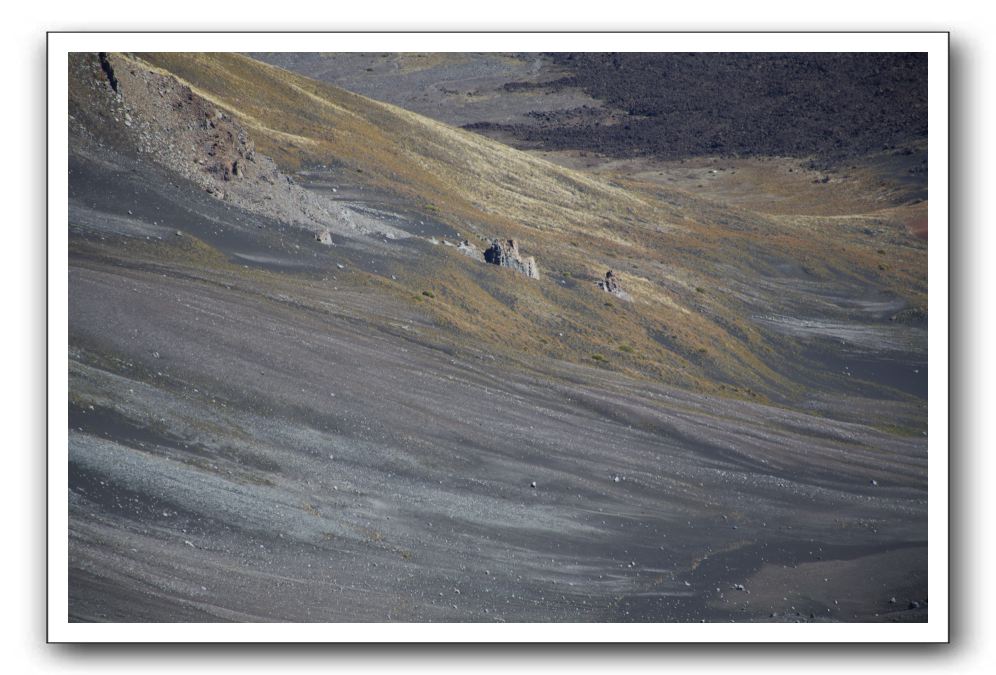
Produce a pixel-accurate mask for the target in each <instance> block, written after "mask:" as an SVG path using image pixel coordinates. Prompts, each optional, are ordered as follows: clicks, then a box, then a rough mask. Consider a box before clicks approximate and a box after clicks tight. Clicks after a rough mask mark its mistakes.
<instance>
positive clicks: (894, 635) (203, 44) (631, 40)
mask: <svg viewBox="0 0 996 675" xmlns="http://www.w3.org/2000/svg"><path fill="white" fill-rule="evenodd" d="M948 43H949V35H948V33H946V32H681V33H669V32H645V33H644V32H604V33H603V32H565V33H560V32H491V31H483V32H349V33H336V32H331V33H297V32H281V33H267V32H196V33H167V32H52V33H49V34H48V65H47V68H48V192H47V195H48V196H47V199H48V204H47V208H48V238H47V241H48V369H47V372H48V383H47V384H48V485H47V500H48V502H47V505H48V532H47V542H48V545H47V556H48V592H47V612H48V620H47V629H48V633H47V639H48V641H49V642H75V643H82V642H104V643H107V642H114V643H156V642H170V643H199V642H216V643H217V642H221V643H239V642H258V643H281V642H285V643H310V642H341V643H367V642H387V643H418V642H446V643H462V642H470V643H490V642H499V643H536V642H545V643H572V642H582V643H613V642H671V643H699V642H723V643H755V642H756V643H824V642H826V643H906V642H909V643H914V642H934V643H943V642H948V640H949V627H948V624H949V589H950V584H949V571H948V567H949V561H950V559H949V536H948V525H949V523H948V505H949V477H948V471H949V459H948V453H949V448H948V442H949V432H948V413H949V409H948V406H949V400H948V366H949V361H948V338H949V334H948V322H949V317H948V300H949V298H948V292H949V290H948V278H949V277H948V261H949V253H948V243H949V241H948V226H949V222H948V219H949V212H950V210H949V206H948V190H949V178H948V177H949V167H948V160H949V157H948V142H949V130H948V114H949V101H948V97H949V86H948V78H949V71H948ZM81 51H119V52H143V51H179V52H193V51H204V52H218V51H232V52H250V51H273V52H280V51H284V52H321V51H325V52H328V51H336V52H351V51H363V52H369V51H374V52H405V51H417V52H486V51H502V52H510V51H514V52H529V51H543V52H550V51H575V52H583V51H588V52H591V51H621V52H627V51H628V52H639V51H644V52H926V53H927V54H928V84H927V86H928V114H929V119H928V147H929V152H928V180H929V199H928V222H929V223H930V230H931V231H930V243H929V253H928V288H929V294H930V302H931V306H930V315H931V320H930V323H929V326H928V344H929V349H928V401H929V406H928V427H929V431H930V435H929V438H928V460H927V466H928V485H929V499H928V511H927V513H928V517H927V528H928V542H927V549H928V569H929V576H928V597H929V599H930V613H929V618H928V621H927V622H925V623H913V624H892V623H881V624H879V623H840V624H823V623H820V624H769V623H757V624H720V623H706V624H687V623H667V624H665V623H636V624H633V623H627V624H614V623H613V624H604V623H603V624H574V623H571V624H567V623H538V624H536V623H530V624H521V623H509V624H478V623H469V624H465V623H432V624H424V623H377V624H369V623H335V624H318V623H313V624H276V623H274V624H271V623H240V624H213V623H210V624H209V623H184V624H177V623H156V624H148V623H129V624H122V623H109V624H84V623H71V622H69V616H68V615H69V612H68V606H69V597H68V580H69V577H68V562H69V558H68V555H69V553H68V543H69V541H68V531H69V524H68V492H67V486H68V422H67V408H66V401H67V400H68V377H67V374H68V372H69V370H68V368H69V363H68V343H69V326H68V319H69V299H68V283H69V281H68V279H69V274H68V270H69V257H68V209H67V204H68V175H67V170H66V167H67V165H68V147H69V145H68V144H69V139H68V124H67V119H66V115H67V110H68V68H67V57H68V54H69V53H71V52H81Z"/></svg>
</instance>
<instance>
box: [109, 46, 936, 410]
mask: <svg viewBox="0 0 996 675" xmlns="http://www.w3.org/2000/svg"><path fill="white" fill-rule="evenodd" d="M127 58H134V59H136V63H137V64H138V65H141V66H143V67H151V68H155V69H160V70H161V71H163V72H168V73H170V74H172V75H173V76H175V77H176V78H178V79H179V80H181V81H182V82H184V83H185V84H187V85H189V86H190V87H191V88H192V89H193V90H194V91H195V93H197V94H199V95H201V96H203V97H205V98H207V99H209V100H211V101H212V102H214V104H215V105H217V106H219V107H221V108H224V109H225V110H226V111H227V112H229V113H230V114H231V115H232V116H233V117H235V118H236V119H238V120H239V121H240V122H242V123H243V124H244V125H245V126H246V127H247V128H248V129H249V130H250V131H251V133H252V134H253V137H254V140H255V142H256V145H257V147H258V148H259V150H260V151H262V152H264V153H265V154H267V155H269V156H271V157H272V158H273V159H274V160H275V161H277V163H278V164H279V165H280V166H281V167H282V168H284V169H285V170H287V171H291V172H292V171H295V170H299V169H301V168H302V167H308V166H313V165H319V164H321V165H332V166H336V167H340V168H345V169H347V170H352V171H354V172H356V175H357V176H358V177H362V180H363V181H365V182H368V183H371V184H374V185H376V186H377V187H379V188H382V189H385V190H388V191H390V192H393V193H395V194H397V195H399V196H400V197H401V198H403V199H406V200H409V201H410V202H411V203H413V204H416V205H421V206H422V207H423V208H426V209H430V208H431V211H432V214H433V216H434V217H436V218H439V219H441V220H443V221H445V222H447V223H449V224H451V225H453V226H454V227H456V228H457V230H458V231H460V232H462V233H475V234H479V235H486V236H499V235H501V236H509V237H516V238H518V239H519V240H520V242H521V247H522V249H523V251H524V253H526V254H528V255H535V256H536V258H537V261H538V262H539V264H540V267H541V270H542V272H543V274H544V278H543V280H542V281H540V282H535V281H530V280H527V279H525V278H522V277H519V276H516V275H515V274H513V273H511V272H509V271H508V270H503V269H499V270H495V269H488V270H486V271H482V270H481V268H480V266H475V264H474V263H473V262H472V261H470V260H469V259H467V258H466V257H464V256H462V255H460V254H458V253H456V252H454V251H452V250H446V249H445V248H444V247H440V249H439V253H438V255H434V256H433V259H432V260H431V261H427V262H426V263H424V264H415V265H413V266H412V267H411V268H409V269H406V270H404V271H402V272H400V273H399V275H398V276H399V280H398V282H397V283H396V284H384V287H385V290H386V291H387V292H389V293H395V294H396V295H397V296H398V297H399V298H405V299H407V301H409V302H413V303H415V302H418V304H419V306H420V309H422V310H423V311H427V312H431V313H433V315H434V316H436V317H437V319H438V320H439V321H440V322H441V323H442V324H443V325H444V326H447V327H449V328H452V329H453V330H455V331H457V332H458V333H460V334H461V335H463V336H465V337H466V338H467V339H470V340H474V341H476V342H479V343H482V344H488V345H494V346H495V347H496V348H500V349H504V350H507V351H510V352H513V353H521V354H523V355H530V354H543V355H546V356H551V357H555V358H561V359H567V360H572V361H577V362H586V363H589V364H591V363H592V362H593V360H592V358H591V355H592V354H595V353H597V354H600V355H603V359H602V360H600V361H598V363H599V364H601V365H602V366H603V367H607V368H613V369H618V370H623V371H626V372H630V373H633V374H637V375H640V376H649V377H654V378H663V379H666V380H668V381H671V382H674V383H678V384H682V385H686V386H694V387H698V388H702V389H710V390H719V388H720V386H721V385H722V386H724V391H728V387H729V386H739V387H748V386H749V387H753V388H755V389H760V390H762V391H765V390H767V391H770V390H772V389H774V388H779V389H784V388H787V387H789V386H790V385H789V383H787V382H785V381H784V380H782V378H781V377H779V376H778V375H777V374H776V373H775V372H774V371H773V370H772V369H771V368H770V367H769V366H768V365H767V362H768V360H769V359H770V353H771V349H772V342H771V339H772V337H771V336H769V335H765V334H763V333H762V332H761V330H760V329H759V328H758V327H757V326H756V325H754V324H753V323H751V322H750V321H749V320H748V318H747V317H746V316H745V313H744V306H743V303H742V302H741V300H740V299H739V298H738V295H737V294H736V293H735V292H733V290H731V288H730V284H729V279H730V278H731V275H733V276H735V277H737V278H739V279H741V280H747V279H750V278H751V275H752V274H755V273H756V270H755V267H756V265H757V261H754V260H751V259H750V255H751V254H750V251H754V250H757V249H758V247H761V248H763V250H764V251H765V254H766V256H768V257H770V258H771V259H784V260H796V261H799V262H800V263H801V264H802V265H804V266H805V268H806V269H807V270H808V271H810V273H811V274H812V275H814V276H815V277H816V278H821V277H825V278H827V279H830V278H833V277H840V276H844V277H853V278H855V279H872V280H877V281H878V283H879V285H880V286H881V287H882V288H887V289H891V290H894V291H896V292H897V293H899V294H900V295H902V296H903V297H906V298H908V299H909V300H910V301H911V302H912V303H914V304H921V305H925V304H926V264H925V261H926V246H925V245H924V244H922V242H917V241H913V240H911V239H910V238H909V237H905V238H903V237H900V236H898V235H897V236H896V237H895V238H894V240H890V241H889V243H887V244H884V245H883V244H876V245H874V246H873V245H871V244H869V243H868V241H867V238H863V237H862V236H861V234H860V230H861V228H863V227H864V226H865V225H866V224H867V223H868V222H869V221H870V220H874V221H875V222H876V223H879V224H880V225H881V224H884V225H883V226H885V227H889V228H896V229H897V232H898V230H899V229H900V228H901V226H900V225H899V224H898V223H899V222H900V221H901V219H902V217H903V214H895V213H876V214H871V215H867V216H847V217H805V216H789V215H784V216H765V215H761V214H758V213H755V212H752V211H748V210H745V209H725V210H724V209H721V208H718V207H716V205H715V204H714V203H710V202H707V201H705V200H696V198H695V195H694V194H692V193H689V192H684V191H675V190H670V191H669V190H668V189H666V188H664V187H662V186H660V185H658V184H654V183H651V182H647V181H640V180H636V179H623V178H618V177H613V176H611V175H595V174H590V173H586V172H584V171H578V170H572V169H569V168H565V167H563V166H559V165H557V164H554V163H552V162H549V161H546V160H544V159H542V158H539V157H536V156H533V155H530V154H528V153H525V152H520V151H517V150H514V149H512V148H509V147H507V146H505V145H503V144H501V143H498V142H496V141H492V140H489V139H487V138H484V137H481V136H479V135H476V134H473V133H470V132H467V131H463V130H460V129H456V128H452V127H449V126H447V125H445V124H442V123H439V122H436V121H433V120H431V119H428V118H425V117H423V116H420V115H417V114H414V113H411V112H409V111H406V110H403V109H401V108H398V107H395V106H391V105H388V104H385V103H381V102H377V101H373V100H370V99H367V98H365V97H362V96H359V95H356V94H352V93H349V92H346V91H344V90H341V89H338V88H335V87H332V86H329V85H325V84H323V83H320V82H316V81H313V80H309V79H307V78H304V77H301V76H298V75H295V74H293V73H290V72H287V71H285V70H282V69H280V68H277V67H274V66H270V65H267V64H263V63H261V62H258V61H255V60H253V59H251V58H248V57H245V56H241V55H238V54H188V53H182V54H181V53H168V54H162V53H157V54H139V55H135V56H132V57H127ZM360 172H362V173H360ZM882 246H885V247H886V249H887V250H886V252H885V254H881V253H878V250H879V249H880V248H881V247H882ZM883 261H887V262H883ZM606 269H614V270H617V271H618V272H621V273H622V275H623V279H624V283H625V285H626V288H627V290H628V291H629V292H630V293H631V295H632V296H633V298H634V302H633V303H626V302H623V301H620V300H618V299H616V298H614V297H611V296H609V295H607V294H605V293H603V292H601V291H599V290H598V289H597V288H596V287H595V286H594V280H595V279H597V278H600V277H601V276H602V275H603V274H604V273H605V270H606ZM562 273H567V274H569V275H570V277H571V278H572V279H576V280H577V281H578V283H577V285H576V287H574V288H566V287H564V286H563V285H562V284H560V283H558V278H559V276H560V275H561V274H562ZM696 289H699V290H696ZM423 290H428V291H430V292H431V293H433V295H434V296H435V297H434V298H428V297H427V296H422V295H421V293H422V291H423ZM414 298H418V300H415V299H414ZM621 344H625V345H626V346H627V347H628V350H623V351H620V350H619V349H618V346H619V345H621Z"/></svg>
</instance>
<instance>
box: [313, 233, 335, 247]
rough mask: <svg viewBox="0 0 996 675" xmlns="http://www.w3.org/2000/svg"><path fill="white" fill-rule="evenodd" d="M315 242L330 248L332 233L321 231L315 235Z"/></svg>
mask: <svg viewBox="0 0 996 675" xmlns="http://www.w3.org/2000/svg"><path fill="white" fill-rule="evenodd" d="M315 241H317V242H319V243H321V244H325V245H326V246H331V245H332V233H331V232H329V231H328V230H327V229H326V230H322V231H321V232H317V233H315Z"/></svg>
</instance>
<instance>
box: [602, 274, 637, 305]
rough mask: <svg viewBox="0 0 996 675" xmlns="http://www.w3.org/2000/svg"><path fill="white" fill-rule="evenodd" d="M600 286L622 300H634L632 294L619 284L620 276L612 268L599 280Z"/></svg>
mask: <svg viewBox="0 0 996 675" xmlns="http://www.w3.org/2000/svg"><path fill="white" fill-rule="evenodd" d="M598 287H599V288H601V289H602V290H603V291H605V292H606V293H611V294H612V295H614V296H616V297H617V298H619V299H620V300H628V301H632V300H633V298H632V297H630V294H629V293H627V292H626V291H624V290H623V289H622V286H621V285H620V284H619V277H618V275H616V274H615V273H614V272H613V271H612V270H609V271H608V272H606V273H605V278H604V279H602V280H601V281H599V282H598Z"/></svg>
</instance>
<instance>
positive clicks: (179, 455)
mask: <svg viewBox="0 0 996 675" xmlns="http://www.w3.org/2000/svg"><path fill="white" fill-rule="evenodd" d="M111 74H113V80H112V78H111V77H109V76H110V75H111ZM70 76H71V77H70V82H71V85H70V120H69V122H70V139H71V140H70V166H69V171H70V194H69V216H70V232H69V236H70V344H69V350H70V372H69V377H70V401H69V423H70V448H69V459H70V463H69V488H70V613H71V617H72V618H74V619H76V620H117V621H136V620H298V621H309V620H312V621H316V620H340V621H342V620H371V621H373V620H668V619H670V620H695V619H700V618H705V619H710V620H729V619H730V618H742V619H744V620H758V619H766V618H768V617H770V615H771V614H772V613H774V614H778V615H779V616H785V617H790V620H812V618H819V619H820V620H824V619H831V620H854V619H858V618H861V619H869V620H871V619H872V618H874V617H881V618H892V619H901V620H909V619H914V620H915V619H922V618H923V616H924V615H925V605H924V603H923V600H924V597H925V593H926V591H925V588H926V586H925V584H926V581H925V580H926V560H925V547H924V543H925V539H926V527H925V508H926V507H925V504H926V439H925V438H924V437H923V435H921V434H922V433H923V432H924V430H925V426H924V424H925V400H924V397H923V395H922V394H921V393H920V391H919V389H918V387H919V386H920V384H919V383H920V379H919V378H916V379H913V380H912V381H910V380H911V378H910V377H908V376H907V375H908V373H909V372H910V371H911V370H912V369H913V368H912V367H911V366H915V365H916V364H917V363H919V360H920V359H924V358H925V337H924V329H923V326H922V325H920V324H918V323H917V322H916V321H915V320H914V321H913V322H912V323H910V322H907V321H890V320H889V318H890V317H891V316H893V315H902V316H907V315H908V316H913V317H916V316H919V314H917V313H916V312H910V311H907V310H909V309H910V308H920V307H925V304H926V283H925V274H924V270H925V265H924V261H925V256H926V251H925V244H923V242H920V241H919V240H911V239H910V238H909V237H908V236H907V235H906V233H905V230H904V229H903V226H902V223H901V220H900V219H899V218H895V217H893V215H892V214H891V213H890V212H889V211H888V210H883V211H882V212H881V213H875V214H871V215H868V216H853V217H848V218H824V219H798V220H793V219H789V218H768V217H763V216H759V215H757V214H755V213H752V212H749V211H746V210H734V209H723V208H720V207H718V206H716V205H715V204H714V203H711V202H708V201H703V200H699V199H697V198H696V197H695V195H694V194H691V193H689V192H685V191H680V190H671V189H665V188H659V187H656V186H654V187H652V188H650V187H647V186H631V185H624V184H622V183H620V182H615V181H612V180H609V179H606V178H598V177H594V176H590V175H587V174H585V173H583V172H580V171H572V170H569V169H565V168H563V167H559V166H556V165H554V164H551V163H549V162H545V161H543V160H542V159H539V158H536V157H532V156H529V155H527V154H524V153H521V152H518V151H515V150H513V149H510V148H507V147H505V146H503V145H501V144H499V143H496V142H494V141H491V140H488V139H485V138H481V137H479V136H476V135H473V134H470V133H468V132H464V131H460V130H458V129H453V128H450V127H447V126H445V125H443V124H441V123H438V122H433V121H431V120H427V119H425V118H423V117H419V116H418V115H415V114H412V113H409V112H407V111H404V110H402V109H399V108H396V107H393V106H390V105H386V104H382V103H378V102H376V101H372V100H370V99H366V98H363V97H361V96H357V95H354V94H350V93H348V92H345V91H343V90H340V89H336V88H334V87H330V86H327V85H323V84H320V83H316V82H313V81H310V80H307V79H305V78H302V77H299V76H296V75H293V74H291V73H288V72H286V71H283V70H280V69H278V68H275V67H272V66H267V65H265V64H261V63H259V62H256V61H253V60H252V59H250V58H248V57H244V56H238V55H224V54H211V55H203V54H141V55H121V54H110V55H102V56H101V57H98V56H97V55H74V56H73V57H72V58H71V59H70ZM869 232H871V233H872V234H868V233H869ZM491 238H515V239H517V240H518V241H519V246H520V248H521V250H522V251H523V254H525V255H532V256H535V258H536V260H537V262H538V264H539V267H540V270H541V275H540V279H538V280H537V279H529V278H527V277H525V276H524V275H519V274H517V273H515V272H514V271H513V270H510V269H504V268H499V267H495V266H490V265H486V264H485V263H483V262H479V261H476V260H474V259H473V258H471V257H469V256H467V255H464V254H463V253H462V252H461V251H459V250H458V248H457V247H456V246H454V245H450V246H447V245H445V244H447V243H448V244H456V243H457V242H459V241H461V240H462V239H467V240H469V241H470V242H471V243H474V244H476V245H478V246H479V247H481V246H483V245H484V243H485V242H486V241H487V240H489V239H491ZM319 239H322V241H319ZM608 269H612V270H614V271H616V272H617V275H618V278H619V279H620V280H621V281H620V283H622V284H623V286H624V288H625V290H626V291H627V293H629V295H630V296H631V298H632V301H629V302H628V301H626V300H623V299H621V298H619V297H617V296H614V295H612V294H608V293H605V292H604V291H601V290H599V289H598V288H597V287H596V285H595V282H596V281H597V280H598V279H601V278H603V277H604V273H605V271H607V270H608ZM903 312H906V313H905V314H904V313H903ZM838 345H839V346H838ZM831 346H833V347H831ZM841 364H842V365H841ZM881 373H886V375H888V376H883V375H881ZM890 373H891V375H889V374H890ZM925 377H926V372H925V369H924V375H923V378H922V379H923V381H925ZM772 402H775V403H777V404H778V406H777V407H776V406H774V405H771V403H772ZM786 566H788V567H786ZM789 568H791V569H792V570H793V571H792V572H791V573H789V572H787V571H785V570H787V569H789ZM838 572H839V574H838ZM813 575H823V576H825V577H826V578H827V579H831V578H832V579H833V580H834V581H832V582H831V581H827V582H823V585H815V586H813V585H808V581H807V582H806V584H803V581H804V580H808V579H809V578H810V577H812V576H813ZM856 575H857V576H859V577H860V578H861V580H862V581H861V583H860V584H854V583H853V579H854V578H855V576H856ZM752 579H756V580H757V583H758V591H759V592H760V590H761V587H762V586H763V589H764V590H763V593H764V597H765V598H767V599H766V600H765V601H764V602H763V603H753V604H752V603H751V602H750V598H749V597H747V596H746V595H745V596H743V597H741V596H740V595H737V594H738V593H743V591H741V590H739V589H738V588H737V586H738V585H740V586H743V585H744V584H748V585H749V584H750V583H751V580H752ZM714 589H719V590H714ZM776 596H777V597H776ZM891 596H897V597H900V598H904V599H909V600H911V601H912V600H915V601H916V603H917V608H916V609H913V610H907V609H906V604H901V605H899V606H897V605H893V604H890V603H888V599H889V598H890V597H891ZM782 598H786V600H785V601H784V602H783V601H782ZM783 605H784V606H783Z"/></svg>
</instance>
